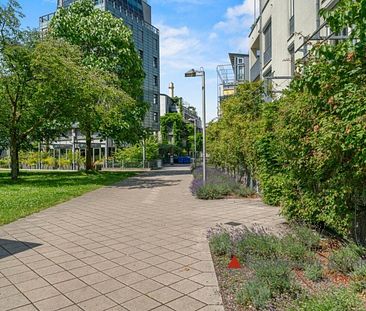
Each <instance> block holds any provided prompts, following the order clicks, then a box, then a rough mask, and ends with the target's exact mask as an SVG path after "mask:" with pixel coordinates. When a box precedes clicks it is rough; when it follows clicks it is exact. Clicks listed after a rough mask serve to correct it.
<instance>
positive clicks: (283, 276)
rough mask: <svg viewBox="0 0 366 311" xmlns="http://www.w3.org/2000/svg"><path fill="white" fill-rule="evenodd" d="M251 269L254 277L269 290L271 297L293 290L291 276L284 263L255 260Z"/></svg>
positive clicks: (289, 269) (289, 268) (288, 268)
mask: <svg viewBox="0 0 366 311" xmlns="http://www.w3.org/2000/svg"><path fill="white" fill-rule="evenodd" d="M251 267H252V268H253V270H254V271H255V277H256V278H257V279H258V280H260V281H261V282H262V283H263V284H265V285H266V286H267V287H268V288H269V289H270V290H271V293H272V296H273V297H274V296H275V295H280V294H283V293H286V292H289V291H291V290H292V289H293V275H292V271H291V267H290V266H289V265H288V263H287V262H286V261H281V260H257V261H255V262H254V263H252V265H251Z"/></svg>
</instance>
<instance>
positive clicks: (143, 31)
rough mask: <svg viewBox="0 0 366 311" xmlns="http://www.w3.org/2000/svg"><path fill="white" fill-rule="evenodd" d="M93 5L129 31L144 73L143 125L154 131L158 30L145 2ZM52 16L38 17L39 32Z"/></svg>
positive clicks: (64, 0) (63, 1)
mask: <svg viewBox="0 0 366 311" xmlns="http://www.w3.org/2000/svg"><path fill="white" fill-rule="evenodd" d="M75 1H77V0H58V1H57V5H58V7H67V6H69V5H71V4H72V3H73V2H75ZM95 6H96V7H97V8H99V9H101V10H105V11H109V12H111V13H112V14H113V15H114V16H116V17H117V18H122V19H123V20H124V22H125V24H126V25H127V26H128V27H129V28H130V29H131V30H132V33H133V40H134V43H135V47H136V50H137V52H138V53H139V55H140V57H141V58H142V61H143V68H144V71H145V74H146V77H145V81H144V86H143V91H144V101H145V102H147V103H149V104H150V109H149V112H148V113H147V115H146V117H145V121H144V126H145V127H146V128H148V129H150V130H151V131H152V132H156V133H157V132H158V131H159V128H160V125H159V119H160V118H159V110H160V105H159V98H160V97H159V95H160V43H159V42H160V41H159V30H158V29H157V28H156V27H154V26H153V25H151V23H152V21H151V6H150V5H149V4H148V3H147V0H95ZM53 15H54V13H51V14H48V15H45V16H42V17H40V30H41V31H42V32H45V31H47V27H48V24H49V22H50V20H51V19H52V17H53Z"/></svg>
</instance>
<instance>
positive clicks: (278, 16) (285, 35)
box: [249, 0, 347, 93]
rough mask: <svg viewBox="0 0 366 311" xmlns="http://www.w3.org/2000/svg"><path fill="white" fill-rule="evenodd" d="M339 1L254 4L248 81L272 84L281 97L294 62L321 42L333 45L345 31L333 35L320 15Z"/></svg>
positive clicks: (287, 0)
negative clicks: (261, 81)
mask: <svg viewBox="0 0 366 311" xmlns="http://www.w3.org/2000/svg"><path fill="white" fill-rule="evenodd" d="M338 1H339V0H306V1H304V0H255V1H254V6H255V8H254V11H255V16H254V24H253V26H252V29H251V32H250V34H249V42H250V43H249V66H250V80H251V81H258V80H264V81H266V82H268V83H271V84H272V86H273V90H274V92H275V93H281V91H282V90H283V89H284V88H286V87H287V86H288V84H289V82H290V81H291V79H292V77H293V75H294V72H295V67H296V65H295V64H296V61H297V60H299V59H303V58H305V57H306V56H307V55H308V53H309V50H310V49H311V47H312V46H313V45H314V44H315V43H317V42H322V41H327V42H329V43H332V42H336V41H337V40H341V39H342V38H344V37H345V36H347V31H344V32H343V33H342V34H334V33H332V32H331V31H330V29H329V27H328V26H327V25H326V24H325V23H324V20H322V18H321V17H320V15H319V11H320V9H322V8H332V7H334V6H335V5H336V4H337V3H338Z"/></svg>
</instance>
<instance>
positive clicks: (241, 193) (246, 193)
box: [233, 185, 255, 198]
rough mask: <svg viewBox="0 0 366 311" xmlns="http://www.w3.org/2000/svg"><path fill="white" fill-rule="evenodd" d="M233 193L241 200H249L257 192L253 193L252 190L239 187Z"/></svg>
mask: <svg viewBox="0 0 366 311" xmlns="http://www.w3.org/2000/svg"><path fill="white" fill-rule="evenodd" d="M233 193H234V194H235V195H237V196H238V197H241V198H248V197H250V196H252V195H254V194H255V191H253V190H252V189H250V188H247V187H244V186H242V185H238V186H237V187H235V188H234V190H233Z"/></svg>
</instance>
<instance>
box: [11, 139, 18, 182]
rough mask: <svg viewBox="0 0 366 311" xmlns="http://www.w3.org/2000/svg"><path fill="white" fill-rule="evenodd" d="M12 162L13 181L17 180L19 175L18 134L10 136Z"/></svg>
mask: <svg viewBox="0 0 366 311" xmlns="http://www.w3.org/2000/svg"><path fill="white" fill-rule="evenodd" d="M10 160H11V162H10V163H11V164H10V168H11V179H12V180H17V179H18V175H19V150H18V140H17V137H16V133H11V135H10Z"/></svg>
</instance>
